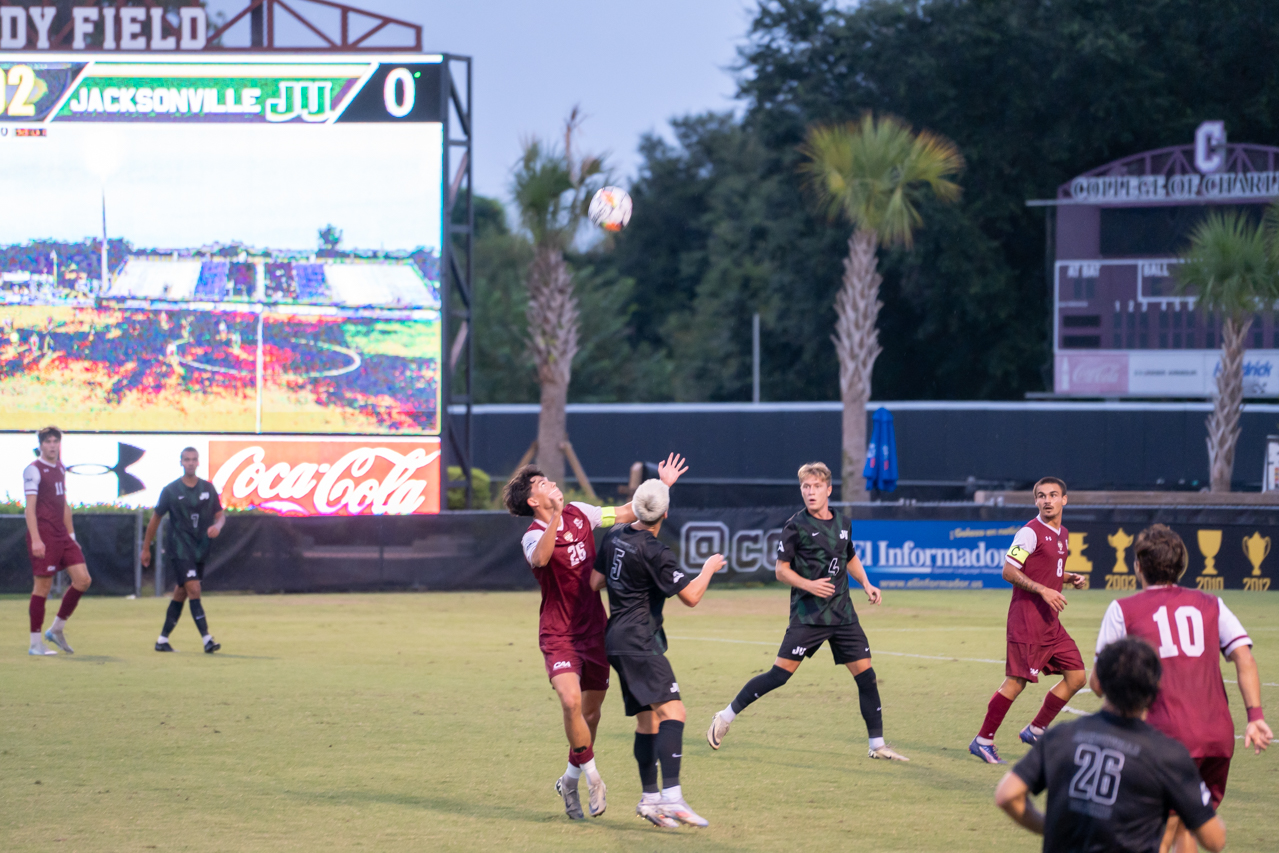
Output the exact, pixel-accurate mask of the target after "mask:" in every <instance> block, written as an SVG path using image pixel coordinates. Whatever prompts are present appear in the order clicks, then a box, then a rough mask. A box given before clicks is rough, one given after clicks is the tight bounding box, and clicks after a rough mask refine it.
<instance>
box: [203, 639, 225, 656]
mask: <svg viewBox="0 0 1279 853" xmlns="http://www.w3.org/2000/svg"><path fill="white" fill-rule="evenodd" d="M220 648H222V644H221V643H219V642H218V641H217V640H215V639H213V638H212V637H210V638H209V642H207V643H205V644H204V653H205V654H206V655H211V654H213V653H214V652H216V651H217V650H218V649H220Z"/></svg>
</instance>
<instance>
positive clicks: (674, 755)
mask: <svg viewBox="0 0 1279 853" xmlns="http://www.w3.org/2000/svg"><path fill="white" fill-rule="evenodd" d="M656 746H657V760H658V761H659V762H660V763H661V765H662V787H663V788H674V787H675V786H676V785H678V784H679V760H680V758H681V757H682V756H683V754H684V724H683V723H681V722H680V721H679V720H662V722H661V723H659V724H658V726H657V744H656Z"/></svg>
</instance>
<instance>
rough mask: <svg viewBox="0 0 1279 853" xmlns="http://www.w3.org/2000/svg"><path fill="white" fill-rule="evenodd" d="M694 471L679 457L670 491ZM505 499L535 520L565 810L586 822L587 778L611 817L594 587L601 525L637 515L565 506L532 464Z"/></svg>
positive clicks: (604, 683) (542, 633) (598, 806)
mask: <svg viewBox="0 0 1279 853" xmlns="http://www.w3.org/2000/svg"><path fill="white" fill-rule="evenodd" d="M687 470H688V467H687V466H686V465H685V464H684V459H683V458H682V457H681V456H679V455H678V454H675V453H672V454H670V456H668V457H667V459H666V461H665V462H663V463H661V464H660V465H658V476H659V478H660V479H661V481H662V482H663V483H665V484H666V485H667V486H668V487H669V486H672V485H674V484H675V481H676V480H678V479H679V477H680V475H681V474H683V473H684V472H685V471H687ZM502 502H503V504H504V505H505V506H506V508H507V510H508V511H510V513H511V514H512V515H522V516H532V517H533V523H532V524H530V525H529V527H528V530H527V531H526V532H525V534H524V537H523V539H522V541H521V544H522V546H523V549H524V556H525V558H526V559H527V560H528V564H529V567H530V568H531V569H532V570H533V576H534V577H536V578H537V582H538V585H539V586H540V587H541V588H542V605H541V609H540V617H539V619H538V645H539V647H540V648H541V650H542V656H543V658H544V661H545V664H546V674H547V676H548V677H549V678H550V680H551V686H552V687H553V688H554V689H555V693H556V694H557V695H558V696H559V699H560V708H561V709H562V710H563V712H564V733H565V734H566V735H567V736H568V743H569V753H568V769H567V770H566V771H565V772H564V775H563V776H561V777H560V778H559V779H558V780H557V781H556V783H555V789H556V790H557V791H558V792H559V793H560V795H561V796H562V797H563V799H564V812H565V814H567V815H568V816H569V818H571V819H573V820H581V819H583V818H584V817H585V815H584V814H583V813H582V805H581V800H580V798H579V796H578V790H577V783H578V780H579V779H580V778H581V776H582V774H583V773H585V774H586V783H587V787H588V789H589V793H590V811H591V815H592V816H594V817H598V816H599V815H602V814H603V813H604V810H605V808H606V807H607V803H606V800H605V792H606V787H605V785H604V781H603V779H601V778H600V775H599V771H598V770H597V769H596V767H595V752H594V749H593V747H594V744H595V731H596V728H597V727H598V726H599V721H600V706H601V705H602V704H603V702H604V693H605V691H607V690H608V655H607V653H606V652H605V649H604V628H605V626H606V624H607V622H608V619H607V617H606V616H605V614H604V605H603V604H602V603H601V602H600V594H599V593H598V592H595V591H592V590H591V587H590V578H591V567H592V565H593V564H594V562H595V537H594V534H593V532H592V531H593V530H594V529H595V528H596V527H611V526H612V525H613V524H629V523H630V522H632V521H634V520H635V518H636V516H635V513H634V511H633V510H632V509H631V505H630V504H629V503H628V504H626V505H625V506H620V507H616V508H614V507H597V506H592V505H590V504H587V503H578V502H573V503H569V504H567V505H566V504H565V502H564V495H563V493H562V492H560V489H559V486H557V485H556V484H555V483H553V482H551V481H550V480H548V479H546V476H545V475H544V474H543V473H542V472H541V471H540V470H538V469H537V468H536V467H535V466H533V465H525V466H524V467H523V468H521V469H519V470H518V471H516V472H515V474H514V476H512V477H511V480H510V482H508V483H507V484H506V487H505V488H504V489H503V491H502Z"/></svg>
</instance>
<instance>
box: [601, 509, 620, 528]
mask: <svg viewBox="0 0 1279 853" xmlns="http://www.w3.org/2000/svg"><path fill="white" fill-rule="evenodd" d="M616 523H617V507H615V506H605V507H600V527H612V526H613V525H614V524H616Z"/></svg>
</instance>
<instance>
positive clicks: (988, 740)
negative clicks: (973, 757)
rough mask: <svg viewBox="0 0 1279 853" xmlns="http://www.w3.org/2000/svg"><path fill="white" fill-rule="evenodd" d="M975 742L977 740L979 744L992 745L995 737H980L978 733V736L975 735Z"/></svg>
mask: <svg viewBox="0 0 1279 853" xmlns="http://www.w3.org/2000/svg"><path fill="white" fill-rule="evenodd" d="M977 742H978V743H979V744H981V745H982V746H994V745H995V739H994V738H989V737H981V736H980V735H978V737H977Z"/></svg>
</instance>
